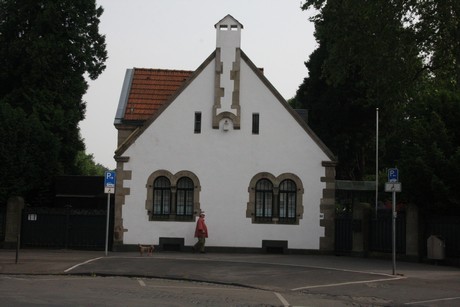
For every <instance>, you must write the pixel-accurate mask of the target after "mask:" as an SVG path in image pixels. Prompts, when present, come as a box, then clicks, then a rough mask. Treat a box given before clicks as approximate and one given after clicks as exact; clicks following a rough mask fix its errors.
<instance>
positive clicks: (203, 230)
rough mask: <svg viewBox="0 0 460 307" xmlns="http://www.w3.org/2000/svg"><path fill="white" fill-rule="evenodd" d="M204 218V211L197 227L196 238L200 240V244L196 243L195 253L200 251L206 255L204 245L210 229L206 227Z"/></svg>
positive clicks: (197, 222)
mask: <svg viewBox="0 0 460 307" xmlns="http://www.w3.org/2000/svg"><path fill="white" fill-rule="evenodd" d="M204 217H205V214H204V211H201V213H200V217H199V218H198V220H197V221H196V227H195V238H198V242H196V243H195V245H194V246H193V252H195V251H199V252H200V253H202V254H204V253H205V251H204V245H205V243H206V238H207V237H208V227H207V226H206V223H205V221H204Z"/></svg>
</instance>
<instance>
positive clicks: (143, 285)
mask: <svg viewBox="0 0 460 307" xmlns="http://www.w3.org/2000/svg"><path fill="white" fill-rule="evenodd" d="M137 282H138V283H139V285H141V287H145V282H144V281H143V280H142V279H137Z"/></svg>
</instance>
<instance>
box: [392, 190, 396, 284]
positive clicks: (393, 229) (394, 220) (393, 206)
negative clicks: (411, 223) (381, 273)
mask: <svg viewBox="0 0 460 307" xmlns="http://www.w3.org/2000/svg"><path fill="white" fill-rule="evenodd" d="M392 198H393V204H392V206H391V211H392V240H391V241H392V245H393V246H392V250H393V275H396V191H395V188H394V186H393V195H392Z"/></svg>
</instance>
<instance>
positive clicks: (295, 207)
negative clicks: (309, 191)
mask: <svg viewBox="0 0 460 307" xmlns="http://www.w3.org/2000/svg"><path fill="white" fill-rule="evenodd" d="M248 191H249V201H248V203H247V207H246V217H247V218H250V219H251V220H252V223H255V224H292V225H298V224H299V222H300V219H302V216H303V213H304V205H303V201H302V200H303V193H304V189H303V184H302V181H301V179H300V178H299V177H298V176H297V175H295V174H292V173H283V174H280V175H279V176H274V175H272V174H270V173H268V172H262V173H258V174H256V175H255V176H254V177H252V179H251V181H250V182H249V188H248Z"/></svg>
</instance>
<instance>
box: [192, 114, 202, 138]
mask: <svg viewBox="0 0 460 307" xmlns="http://www.w3.org/2000/svg"><path fill="white" fill-rule="evenodd" d="M193 131H194V133H196V134H200V133H201V112H195V121H194V129H193Z"/></svg>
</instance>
